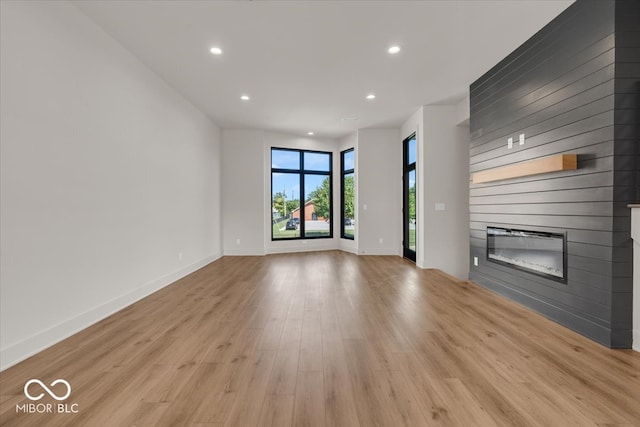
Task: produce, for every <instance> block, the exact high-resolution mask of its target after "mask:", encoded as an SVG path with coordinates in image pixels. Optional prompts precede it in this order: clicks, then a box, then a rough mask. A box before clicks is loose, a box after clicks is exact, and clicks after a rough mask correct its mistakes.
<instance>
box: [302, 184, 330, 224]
mask: <svg viewBox="0 0 640 427" xmlns="http://www.w3.org/2000/svg"><path fill="white" fill-rule="evenodd" d="M330 196H331V189H330V185H329V177H326V178H325V179H324V180H323V181H322V184H321V185H320V187H318V188H316V189H315V190H313V191H312V192H311V193H309V198H308V199H307V201H309V200H313V202H314V205H315V212H316V215H318V217H322V218H326V219H330V218H331V200H330Z"/></svg>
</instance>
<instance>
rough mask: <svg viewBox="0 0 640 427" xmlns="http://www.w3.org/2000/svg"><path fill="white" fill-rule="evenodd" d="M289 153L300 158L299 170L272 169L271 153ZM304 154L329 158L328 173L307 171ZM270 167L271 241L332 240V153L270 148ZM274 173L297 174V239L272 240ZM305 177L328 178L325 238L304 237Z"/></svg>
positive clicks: (282, 238)
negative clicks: (327, 232)
mask: <svg viewBox="0 0 640 427" xmlns="http://www.w3.org/2000/svg"><path fill="white" fill-rule="evenodd" d="M274 150H277V151H291V152H296V153H298V155H299V158H300V163H299V164H300V168H299V169H288V168H274V167H273V151H274ZM305 153H316V154H325V155H328V156H329V171H318V170H307V169H305V165H304V155H305ZM270 157H271V159H270V165H271V189H270V190H271V193H270V197H271V202H270V203H269V211H270V213H269V218H270V224H271V241H272V242H279V241H285V240H311V239H333V219H332V217H333V152H331V151H319V150H303V149H299V148H285V147H271V151H270ZM274 173H289V174H298V179H299V185H300V193H299V194H300V236H298V237H281V238H274V236H273V174H274ZM306 175H318V176H326V177H328V178H329V212H330V216H329V235H327V236H305V234H306V224H305V222H306V221H305V220H304V218H305V217H306V215H305V204H306V203H305V193H306V189H305V182H304V181H305V179H304V178H305V176H306Z"/></svg>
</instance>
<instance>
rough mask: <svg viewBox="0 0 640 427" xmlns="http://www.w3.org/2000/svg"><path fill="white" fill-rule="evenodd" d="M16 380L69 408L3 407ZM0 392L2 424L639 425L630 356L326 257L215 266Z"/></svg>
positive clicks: (8, 376) (380, 263) (49, 353)
mask: <svg viewBox="0 0 640 427" xmlns="http://www.w3.org/2000/svg"><path fill="white" fill-rule="evenodd" d="M31 378H39V379H42V380H43V381H45V382H48V383H49V382H51V381H53V380H54V379H57V378H63V379H66V380H68V381H69V382H70V384H71V386H72V394H71V396H70V397H69V399H68V400H67V403H77V404H78V405H79V406H78V409H79V412H78V413H77V414H68V415H63V414H54V415H51V414H43V415H37V414H16V410H15V406H16V404H23V403H28V401H27V399H26V398H25V397H24V395H23V386H24V384H25V382H26V381H27V380H29V379H31ZM0 381H1V383H0V384H1V392H0V394H1V400H0V405H1V406H0V416H1V423H2V425H28V426H62V425H65V426H67V425H69V426H71V425H89V426H101V427H102V426H128V425H152V426H179V425H192V426H195V425H200V426H204V425H208V426H241V427H243V426H253V425H272V426H296V427H297V426H358V425H360V426H362V427H370V426H385V427H387V426H401V425H406V426H432V425H433V426H448V425H452V426H464V427H468V426H494V425H498V426H518V427H520V426H545V427H548V426H562V427H564V426H596V425H598V426H603V427H604V426H614V425H615V426H631V425H636V426H638V425H640V354H639V353H634V352H632V351H626V350H624V351H621V350H615V351H614V350H609V349H607V348H604V347H602V346H600V345H598V344H595V343H593V342H591V341H589V340H587V339H586V338H583V337H581V336H579V335H577V334H575V333H573V332H571V331H569V330H567V329H565V328H563V327H561V326H559V325H557V324H555V323H553V322H551V321H548V320H546V319H545V318H543V317H541V316H539V315H537V314H535V313H532V312H530V311H528V310H527V309H524V308H522V307H520V306H518V305H516V304H515V303H512V302H510V301H508V300H505V299H503V298H501V297H499V296H496V295H494V294H492V293H490V292H489V291H486V290H484V289H483V288H481V287H479V286H477V285H475V284H473V283H469V282H459V281H455V280H453V279H451V278H450V277H448V276H446V275H444V274H442V273H439V272H438V271H430V270H426V271H421V270H418V269H416V268H415V266H413V265H412V264H410V263H409V262H407V261H404V260H401V259H400V258H398V257H365V256H362V257H357V256H354V255H350V254H346V253H342V252H321V253H307V254H288V255H274V256H267V257H226V258H223V259H221V260H218V261H216V262H214V263H212V264H210V265H209V266H207V267H205V268H203V269H201V270H199V271H197V272H195V273H194V274H192V275H190V276H188V277H186V278H184V279H182V280H180V281H179V282H176V283H175V284H173V285H172V286H169V287H167V288H165V289H163V290H161V291H160V292H157V293H155V294H153V295H151V296H150V297H148V298H146V299H144V300H142V301H140V302H139V303H137V304H135V305H133V306H130V307H128V308H126V309H125V310H123V311H121V312H119V313H117V314H115V315H114V316H111V317H109V318H108V319H105V320H104V321H102V322H100V323H98V324H96V325H94V326H92V327H91V328H88V329H86V330H85V331H83V332H81V333H79V334H77V335H74V336H73V337H71V338H69V339H67V340H65V341H64V342H62V343H60V344H58V345H56V346H54V347H52V348H50V349H48V350H46V351H44V352H42V353H40V354H38V355H36V356H34V357H32V358H31V359H29V360H27V361H25V362H23V363H21V364H19V365H16V366H14V367H12V368H10V369H8V370H6V371H5V372H3V373H2V374H1V377H0ZM37 387H38V386H37V385H34V386H33V392H32V394H37V393H39V389H38V388H37ZM58 387H60V386H58ZM47 399H49V400H47ZM41 402H54V401H53V400H51V398H50V397H49V396H46V398H45V399H43V400H42V401H41ZM54 403H55V402H54Z"/></svg>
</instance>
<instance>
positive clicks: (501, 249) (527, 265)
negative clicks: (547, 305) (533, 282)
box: [487, 227, 567, 283]
mask: <svg viewBox="0 0 640 427" xmlns="http://www.w3.org/2000/svg"><path fill="white" fill-rule="evenodd" d="M566 246H567V244H566V235H565V234H558V233H545V232H539V231H526V230H513V229H508V228H499V227H487V259H488V260H489V261H492V262H495V263H498V264H503V265H507V266H509V267H512V268H516V269H518V270H523V271H526V272H529V273H533V274H537V275H540V276H544V277H547V278H551V279H554V280H557V281H560V282H563V283H566V281H567V270H566V259H567V257H566Z"/></svg>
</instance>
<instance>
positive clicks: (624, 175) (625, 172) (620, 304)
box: [611, 0, 640, 343]
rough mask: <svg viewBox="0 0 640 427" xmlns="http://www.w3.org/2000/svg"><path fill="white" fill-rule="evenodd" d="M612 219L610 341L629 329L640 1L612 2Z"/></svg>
mask: <svg viewBox="0 0 640 427" xmlns="http://www.w3.org/2000/svg"><path fill="white" fill-rule="evenodd" d="M615 52H616V63H615V67H616V69H615V110H614V129H615V130H614V136H615V139H614V186H615V188H616V192H615V193H614V210H613V212H614V218H613V228H614V230H616V232H619V233H621V234H622V235H621V238H620V239H619V242H617V243H618V244H617V245H614V248H613V289H612V291H613V303H612V306H611V329H612V332H611V333H612V342H614V343H617V342H622V341H625V339H626V337H627V335H628V334H631V333H632V325H631V320H630V319H631V317H632V308H633V293H632V291H633V259H632V258H633V249H632V246H633V244H632V241H631V239H626V237H627V236H628V234H629V233H630V232H631V215H630V209H629V208H628V207H627V205H628V203H629V202H630V201H635V202H638V201H640V158H639V156H640V141H639V139H638V137H639V136H640V135H639V129H640V1H638V0H625V1H618V2H616V5H615Z"/></svg>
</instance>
